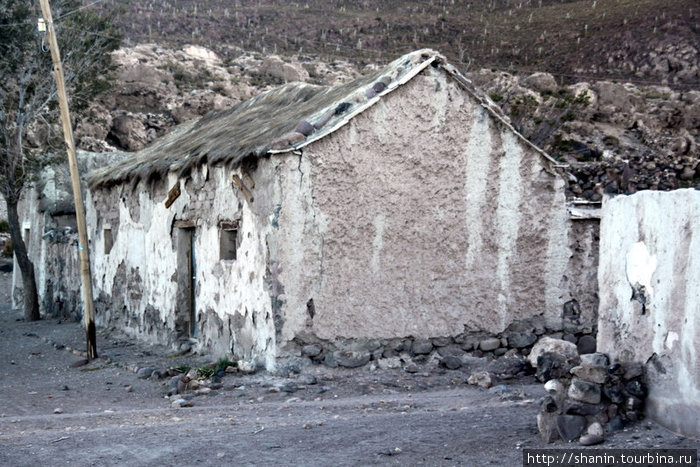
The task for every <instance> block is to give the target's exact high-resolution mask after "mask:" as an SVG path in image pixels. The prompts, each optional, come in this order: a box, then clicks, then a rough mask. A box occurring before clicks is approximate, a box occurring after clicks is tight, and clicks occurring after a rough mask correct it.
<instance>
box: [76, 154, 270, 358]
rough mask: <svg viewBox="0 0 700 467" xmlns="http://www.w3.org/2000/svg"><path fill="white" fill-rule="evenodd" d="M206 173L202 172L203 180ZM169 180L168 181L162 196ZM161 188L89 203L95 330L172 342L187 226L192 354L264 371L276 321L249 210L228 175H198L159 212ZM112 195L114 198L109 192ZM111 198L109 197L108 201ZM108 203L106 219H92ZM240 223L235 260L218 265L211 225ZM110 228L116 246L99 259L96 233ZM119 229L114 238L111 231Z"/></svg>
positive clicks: (260, 237) (99, 193) (122, 190)
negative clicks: (187, 224)
mask: <svg viewBox="0 0 700 467" xmlns="http://www.w3.org/2000/svg"><path fill="white" fill-rule="evenodd" d="M207 172H208V173H207ZM176 181H177V179H176V178H175V177H174V176H172V177H171V178H170V179H169V181H168V183H167V184H162V185H163V187H165V186H166V185H167V188H169V187H171V186H173V185H174V184H175V183H176ZM167 188H161V189H160V190H154V189H152V188H150V189H145V188H144V187H143V186H142V185H139V186H138V187H137V189H136V190H134V191H132V190H131V188H129V187H128V186H120V187H115V188H112V189H110V190H95V191H93V192H91V193H90V196H89V198H88V201H87V203H86V204H87V206H88V209H87V211H88V213H87V222H88V226H89V231H90V235H91V243H92V247H93V274H94V277H95V290H94V295H95V297H96V299H97V302H98V313H97V322H98V324H101V325H105V326H109V325H116V326H120V327H122V328H123V329H125V330H126V331H127V332H129V333H131V334H132V335H135V336H140V337H141V338H144V339H147V340H148V339H150V340H154V341H160V342H170V343H175V342H176V341H177V339H178V338H179V337H182V336H178V335H176V333H175V320H176V316H177V313H178V310H179V309H180V308H182V307H185V306H186V304H183V303H178V298H177V297H178V290H177V272H178V253H177V241H176V238H175V236H176V235H177V228H176V227H174V222H175V221H176V220H192V221H194V223H195V224H196V227H195V238H196V242H195V257H196V263H197V268H196V304H197V305H196V313H197V326H198V327H197V334H198V335H197V347H198V348H199V349H200V350H206V351H209V352H211V353H213V354H215V355H218V356H223V355H229V356H230V355H233V356H236V357H237V358H243V359H246V360H251V361H255V362H256V363H258V364H260V365H262V366H266V367H272V366H273V365H274V355H275V340H274V323H273V315H272V310H271V304H270V295H269V293H267V285H266V277H265V273H266V270H267V268H266V264H267V251H266V249H265V247H264V245H265V243H266V235H267V232H266V230H267V229H269V225H264V224H263V225H261V224H259V222H258V219H257V217H256V216H255V215H254V213H253V211H252V210H251V207H250V205H249V204H248V203H247V202H245V201H242V198H241V200H239V198H238V197H237V196H236V192H235V190H234V188H233V183H232V181H231V172H230V171H228V170H226V169H223V168H215V169H208V168H207V167H203V168H202V169H201V170H199V171H197V172H195V173H194V174H193V176H192V179H190V180H189V181H188V182H187V183H186V184H185V183H184V182H183V185H182V194H181V195H180V197H179V198H178V199H177V200H176V201H175V202H174V203H173V205H172V206H170V207H169V208H166V207H165V199H166V198H167ZM115 190H116V191H115ZM115 194H116V196H115ZM110 199H111V200H116V201H117V203H118V204H117V206H114V207H115V208H116V209H118V221H117V222H115V220H114V213H112V214H108V213H104V212H100V211H101V210H104V209H105V208H106V207H107V206H109V201H110ZM233 219H240V226H241V227H240V230H241V232H240V235H239V238H240V239H241V242H240V245H239V248H238V258H237V260H235V261H225V260H220V259H219V222H220V221H226V220H228V221H230V220H233ZM106 222H109V223H110V227H112V229H113V241H114V245H113V247H112V250H111V251H110V253H109V254H104V236H103V233H102V232H103V228H104V224H105V223H106ZM117 225H118V232H115V230H116V228H115V227H116V226H117Z"/></svg>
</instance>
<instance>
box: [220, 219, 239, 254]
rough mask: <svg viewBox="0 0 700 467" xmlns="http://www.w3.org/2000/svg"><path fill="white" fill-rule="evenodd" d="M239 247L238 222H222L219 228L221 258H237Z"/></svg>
mask: <svg viewBox="0 0 700 467" xmlns="http://www.w3.org/2000/svg"><path fill="white" fill-rule="evenodd" d="M237 249H238V222H222V223H221V224H220V230H219V259H222V260H235V259H236V250H237Z"/></svg>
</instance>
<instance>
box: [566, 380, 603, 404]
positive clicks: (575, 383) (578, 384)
mask: <svg viewBox="0 0 700 467" xmlns="http://www.w3.org/2000/svg"><path fill="white" fill-rule="evenodd" d="M568 396H569V398H570V399H573V400H575V401H579V402H585V403H587V404H599V403H600V385H598V384H595V383H589V382H588V381H583V380H581V379H578V378H574V379H572V380H571V385H570V386H569V393H568Z"/></svg>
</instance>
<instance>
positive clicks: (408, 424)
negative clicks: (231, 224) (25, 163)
mask: <svg viewBox="0 0 700 467" xmlns="http://www.w3.org/2000/svg"><path fill="white" fill-rule="evenodd" d="M0 276H1V277H0V303H1V304H2V306H0V465H2V466H5V465H7V466H24V465H27V466H29V465H31V466H36V465H52V466H58V465H70V466H104V465H137V466H140V465H144V466H146V465H148V466H154V465H158V466H160V465H194V464H198V465H305V466H306V465H334V466H344V465H353V466H355V465H466V466H481V465H496V466H514V465H522V450H523V449H524V448H528V447H530V448H542V447H557V448H567V447H572V448H573V447H576V448H578V447H579V446H578V445H569V444H566V443H563V442H559V443H555V444H553V445H544V444H543V443H542V442H541V441H540V439H539V435H538V432H537V426H536V421H535V417H536V414H537V411H538V402H539V399H540V397H542V395H543V394H544V390H543V389H542V385H541V384H538V383H537V382H536V381H535V380H534V379H533V378H532V377H522V378H518V379H508V380H505V381H496V383H495V384H496V386H494V387H492V388H490V389H483V388H477V387H475V386H470V385H468V384H467V383H466V380H467V378H468V376H469V374H470V373H471V372H472V371H474V370H475V369H478V368H487V369H490V370H492V371H495V372H497V371H498V369H499V368H500V369H502V368H503V367H504V365H505V366H507V365H506V364H505V363H503V362H494V361H491V362H489V361H487V360H486V359H474V364H473V365H468V366H467V367H465V368H461V369H459V370H454V371H450V370H445V369H440V368H437V367H434V366H428V365H426V366H425V367H423V368H419V371H418V372H416V373H407V372H405V371H403V370H400V369H397V370H378V369H374V370H373V369H371V368H369V367H366V368H361V369H357V370H340V369H331V368H326V367H322V366H311V367H307V368H306V369H305V370H304V371H302V373H301V374H293V375H291V376H290V377H280V376H275V375H270V374H266V373H256V374H253V375H240V374H229V375H226V376H224V377H223V378H222V379H221V381H220V382H219V383H218V384H214V385H213V386H211V387H212V388H214V389H213V390H211V392H208V394H200V395H196V394H195V393H193V392H189V393H188V394H186V397H188V398H190V399H189V400H188V401H187V402H188V404H192V406H191V407H179V408H173V407H172V401H173V400H174V399H176V398H179V397H180V396H175V397H173V398H170V399H169V398H167V397H165V396H166V394H167V392H168V387H167V384H168V381H169V380H170V378H165V379H162V380H158V379H154V378H150V379H139V378H138V377H137V373H136V371H135V370H138V369H139V368H143V367H148V366H153V367H158V368H167V367H175V366H178V365H187V366H191V367H196V366H199V365H201V364H202V363H205V362H208V361H209V359H208V358H207V357H206V356H192V355H190V356H180V357H175V358H169V356H168V354H169V350H168V349H165V348H160V347H154V346H145V345H142V344H139V343H138V342H135V341H134V340H132V339H129V338H126V337H125V336H122V335H114V334H112V335H107V334H106V332H105V331H99V332H98V352H99V353H100V360H98V361H95V362H91V363H89V364H87V365H82V366H73V365H74V364H75V363H76V362H77V361H79V360H81V358H82V357H81V356H80V355H76V353H74V352H73V351H72V350H73V349H79V350H83V349H84V347H85V334H84V331H83V329H82V327H81V326H80V324H78V323H73V322H59V321H58V320H51V319H46V320H42V321H39V322H33V323H27V322H24V321H23V320H22V319H21V314H20V313H18V312H12V311H11V310H10V306H9V303H8V296H9V287H10V285H9V284H10V280H9V278H10V274H7V273H0ZM75 352H78V350H75ZM200 392H207V391H200ZM596 447H599V448H600V447H605V448H655V447H663V448H697V447H698V442H697V441H695V440H691V439H686V438H683V437H680V436H677V435H675V434H673V433H670V432H668V431H666V430H665V429H663V428H661V427H660V426H658V425H656V424H654V423H652V422H649V421H644V422H641V423H639V424H637V425H636V426H634V427H631V428H628V429H626V430H625V431H622V432H618V433H615V434H614V435H611V436H609V437H608V438H607V439H606V442H605V443H604V444H603V445H601V446H596Z"/></svg>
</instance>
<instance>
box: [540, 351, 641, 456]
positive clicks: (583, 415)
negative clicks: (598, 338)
mask: <svg viewBox="0 0 700 467" xmlns="http://www.w3.org/2000/svg"><path fill="white" fill-rule="evenodd" d="M533 362H534V363H533ZM530 363H532V364H533V366H535V367H536V368H537V377H538V378H539V379H540V380H542V381H546V383H545V389H546V390H547V393H548V395H547V396H545V397H544V398H543V400H542V404H541V410H540V413H539V414H538V415H537V427H538V429H539V431H540V435H541V436H542V439H543V441H544V442H546V443H553V442H555V441H556V440H558V439H561V440H563V441H568V442H571V441H575V440H578V442H579V443H580V444H581V445H584V446H589V445H594V444H599V443H602V442H603V441H604V440H605V435H606V434H608V433H613V432H615V431H619V430H622V429H623V428H624V427H625V425H626V424H629V423H634V422H637V421H639V420H641V419H642V418H643V410H644V399H645V397H646V394H647V389H646V385H645V382H644V367H643V365H642V364H641V363H638V362H634V363H632V362H624V363H615V362H610V361H609V358H608V356H607V355H606V354H603V353H590V354H584V355H579V354H578V353H577V351H576V348H575V346H573V345H572V344H570V343H568V342H566V341H562V340H557V339H549V340H546V341H540V342H539V343H538V344H537V346H536V347H535V348H533V352H532V355H531V359H530Z"/></svg>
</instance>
